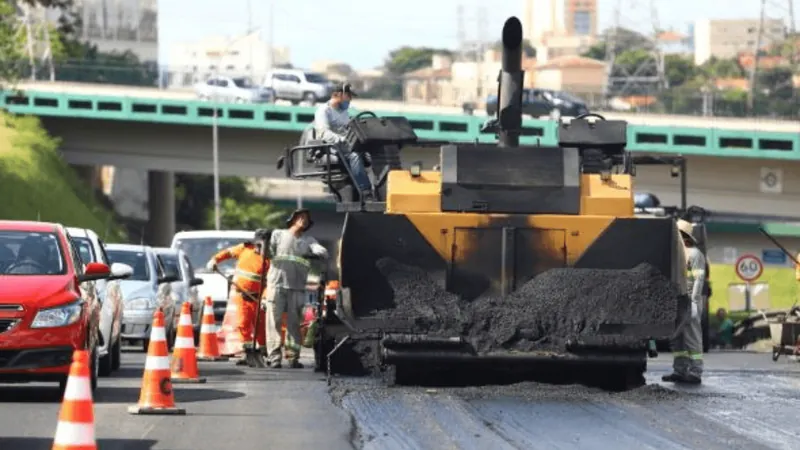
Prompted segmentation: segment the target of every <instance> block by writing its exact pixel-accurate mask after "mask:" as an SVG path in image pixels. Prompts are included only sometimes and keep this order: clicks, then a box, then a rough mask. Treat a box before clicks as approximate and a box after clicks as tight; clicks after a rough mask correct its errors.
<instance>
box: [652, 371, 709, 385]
mask: <svg viewBox="0 0 800 450" xmlns="http://www.w3.org/2000/svg"><path fill="white" fill-rule="evenodd" d="M661 381H665V382H668V383H679V384H700V383H702V380H701V379H700V377H698V376H697V375H692V374H686V375H681V374H678V373H671V374H669V375H664V376H663V377H661Z"/></svg>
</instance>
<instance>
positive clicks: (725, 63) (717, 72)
mask: <svg viewBox="0 0 800 450" xmlns="http://www.w3.org/2000/svg"><path fill="white" fill-rule="evenodd" d="M699 72H700V76H701V77H703V78H705V79H707V80H713V79H718V78H741V77H743V76H744V70H742V67H741V66H740V65H739V63H738V62H737V61H736V60H735V59H718V58H715V57H712V58H711V59H709V60H708V61H706V62H704V63H703V64H702V65H701V66H700V67H699Z"/></svg>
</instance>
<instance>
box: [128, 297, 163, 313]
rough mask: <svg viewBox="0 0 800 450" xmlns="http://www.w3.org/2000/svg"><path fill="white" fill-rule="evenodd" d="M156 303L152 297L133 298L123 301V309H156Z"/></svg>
mask: <svg viewBox="0 0 800 450" xmlns="http://www.w3.org/2000/svg"><path fill="white" fill-rule="evenodd" d="M156 306H158V305H157V303H156V299H154V298H134V299H131V300H128V301H126V302H125V309H134V310H136V309H138V310H143V309H156Z"/></svg>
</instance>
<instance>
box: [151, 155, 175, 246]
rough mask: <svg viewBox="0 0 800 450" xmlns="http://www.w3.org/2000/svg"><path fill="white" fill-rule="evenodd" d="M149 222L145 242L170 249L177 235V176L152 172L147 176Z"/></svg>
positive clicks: (170, 173)
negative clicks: (174, 236)
mask: <svg viewBox="0 0 800 450" xmlns="http://www.w3.org/2000/svg"><path fill="white" fill-rule="evenodd" d="M147 185H148V186H147V188H148V192H147V198H148V200H147V205H148V222H147V235H146V236H145V239H144V240H145V241H146V242H147V244H149V245H153V246H156V247H168V246H169V245H170V243H172V236H173V235H174V234H175V174H174V173H173V172H161V171H155V170H151V171H150V172H148V174H147Z"/></svg>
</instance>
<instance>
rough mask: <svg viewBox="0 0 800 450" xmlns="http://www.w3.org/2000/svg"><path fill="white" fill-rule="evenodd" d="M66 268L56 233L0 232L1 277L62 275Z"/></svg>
mask: <svg viewBox="0 0 800 450" xmlns="http://www.w3.org/2000/svg"><path fill="white" fill-rule="evenodd" d="M66 267H67V266H66V262H65V260H64V253H63V252H62V251H61V244H60V243H59V242H58V236H56V234H55V233H35V232H30V231H0V274H2V275H63V274H65V273H66V272H67V270H66Z"/></svg>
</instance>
